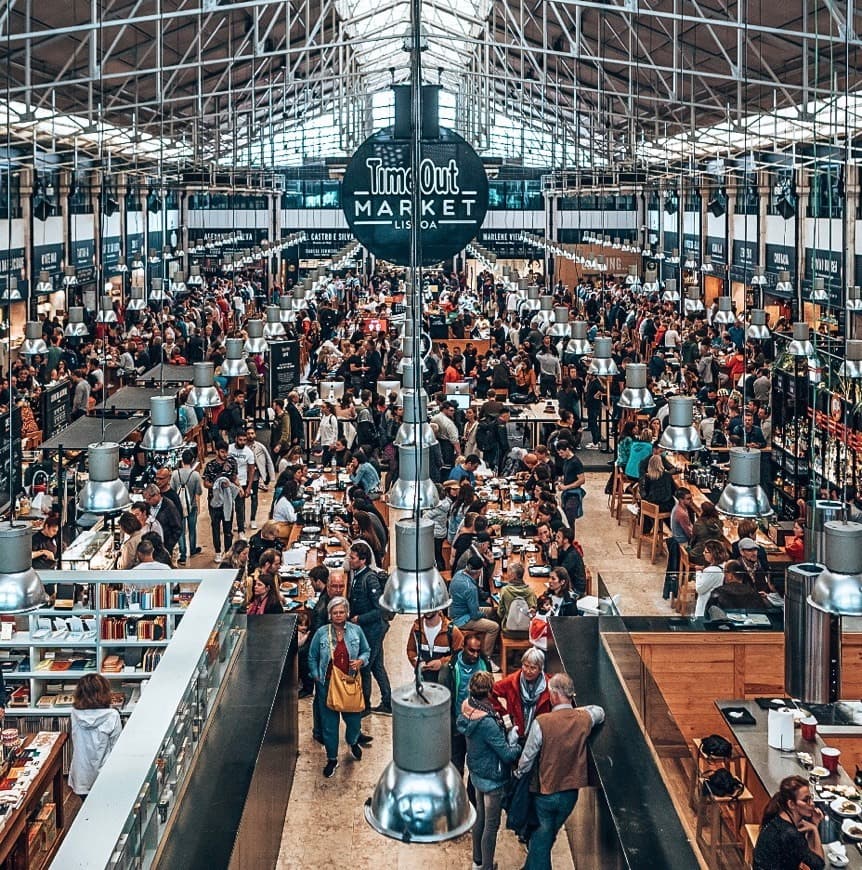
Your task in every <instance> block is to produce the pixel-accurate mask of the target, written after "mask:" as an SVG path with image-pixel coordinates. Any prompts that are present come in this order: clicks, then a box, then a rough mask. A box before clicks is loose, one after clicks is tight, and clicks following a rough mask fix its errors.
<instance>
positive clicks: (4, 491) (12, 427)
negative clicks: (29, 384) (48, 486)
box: [0, 408, 22, 513]
mask: <svg viewBox="0 0 862 870" xmlns="http://www.w3.org/2000/svg"><path fill="white" fill-rule="evenodd" d="M0 443H2V444H3V450H2V451H0V513H4V512H5V511H7V510H9V508H10V507H12V503H11V502H10V500H9V492H10V489H11V492H12V493H13V495H17V494H18V493H19V492H20V491H21V485H22V481H21V453H22V450H21V409H20V408H13V410H12V415H11V416H10V415H9V412H8V411H7V412H6V413H5V414H3V415H2V416H0ZM10 448H11V450H10Z"/></svg>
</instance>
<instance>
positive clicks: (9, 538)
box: [0, 522, 48, 613]
mask: <svg viewBox="0 0 862 870" xmlns="http://www.w3.org/2000/svg"><path fill="white" fill-rule="evenodd" d="M32 538H33V530H32V528H31V527H30V525H29V524H28V523H22V524H20V525H18V524H16V523H14V522H11V523H0V566H2V570H0V613H26V612H27V611H28V610H35V609H36V608H38V607H43V606H44V605H45V604H47V603H48V596H47V595H46V593H45V587H44V586H43V585H42V581H41V580H40V579H39V575H38V574H37V573H36V572H35V571H34V570H33V546H32Z"/></svg>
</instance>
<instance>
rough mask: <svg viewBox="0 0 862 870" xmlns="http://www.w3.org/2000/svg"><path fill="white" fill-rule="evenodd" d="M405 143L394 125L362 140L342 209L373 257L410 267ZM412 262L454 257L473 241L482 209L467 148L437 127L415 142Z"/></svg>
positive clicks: (477, 167) (480, 185) (483, 193)
mask: <svg viewBox="0 0 862 870" xmlns="http://www.w3.org/2000/svg"><path fill="white" fill-rule="evenodd" d="M410 149H411V143H410V140H408V139H395V138H394V137H393V128H391V127H390V128H389V129H386V130H381V131H380V132H378V133H375V134H374V135H373V136H370V137H369V138H368V139H366V140H365V141H364V142H363V143H362V145H360V146H359V148H358V150H357V151H356V153H355V154H354V155H353V157H352V158H351V159H350V162H349V163H348V164H347V169H346V170H345V172H344V179H343V180H342V182H341V207H342V209H343V210H344V215H345V217H346V218H347V223H348V225H349V226H350V229H351V231H352V232H353V235H354V236H356V238H357V239H358V240H359V241H360V242H361V243H362V244H363V245H364V246H365V247H366V248H368V250H369V251H371V253H372V254H374V255H375V256H376V257H379V258H380V259H382V260H388V261H389V262H391V263H395V264H396V265H399V266H409V265H410V230H411V226H412V223H411V222H412V220H413V217H412V215H411V206H412V201H411V193H412V190H413V178H412V176H413V173H412V171H411V168H410ZM419 185H420V190H421V195H422V205H421V209H420V212H421V213H420V215H419V226H420V238H419V251H420V256H419V263H418V264H417V265H422V266H431V265H433V264H434V263H439V262H440V261H441V260H445V259H448V258H449V257H452V256H454V255H455V254H457V253H458V252H459V251H461V250H463V248H464V247H465V246H466V245H467V243H468V242H469V241H471V239H473V238H475V236H476V234H477V233H478V231H479V229H480V228H481V226H482V223H483V222H484V220H485V213H486V211H487V210H488V177H487V176H486V175H485V167H484V166H483V165H482V161H481V160H480V159H479V156H478V155H477V154H476V152H475V151H474V150H473V148H472V147H471V146H470V145H469V144H468V143H467V142H466V141H464V139H462V138H461V137H460V136H459V135H458V134H457V133H453V132H452V131H451V130H448V129H446V128H445V127H440V138H439V139H433V140H425V141H423V142H422V160H421V162H420V165H419Z"/></svg>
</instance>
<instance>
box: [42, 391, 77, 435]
mask: <svg viewBox="0 0 862 870" xmlns="http://www.w3.org/2000/svg"><path fill="white" fill-rule="evenodd" d="M71 422H72V403H71V401H70V399H69V385H68V384H67V383H66V382H65V381H61V382H60V383H59V384H55V385H54V386H53V387H46V388H45V389H44V390H42V438H43V440H45V441H47V440H48V439H49V438H51V437H53V436H54V435H56V434H57V433H58V432H59V431H60V430H61V429H65V428H66V427H67V426H68V425H69V424H70V423H71Z"/></svg>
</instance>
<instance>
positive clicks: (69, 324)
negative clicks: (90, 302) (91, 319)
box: [63, 305, 90, 338]
mask: <svg viewBox="0 0 862 870" xmlns="http://www.w3.org/2000/svg"><path fill="white" fill-rule="evenodd" d="M89 334H90V331H89V330H88V329H87V324H86V323H84V309H83V308H80V307H79V306H77V305H73V306H72V307H71V308H70V309H69V319H68V320H67V321H66V328H65V329H64V330H63V335H65V336H66V338H86V337H87V336H88V335H89Z"/></svg>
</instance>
